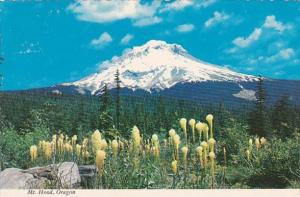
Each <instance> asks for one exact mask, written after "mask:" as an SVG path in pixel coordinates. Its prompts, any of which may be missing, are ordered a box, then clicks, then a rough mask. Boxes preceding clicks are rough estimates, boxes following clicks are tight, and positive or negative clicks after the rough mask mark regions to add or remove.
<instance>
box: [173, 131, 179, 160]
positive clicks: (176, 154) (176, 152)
mask: <svg viewBox="0 0 300 197" xmlns="http://www.w3.org/2000/svg"><path fill="white" fill-rule="evenodd" d="M173 144H174V147H175V153H174V157H175V158H176V159H178V149H179V144H180V137H179V135H177V134H176V135H175V136H174V137H173Z"/></svg>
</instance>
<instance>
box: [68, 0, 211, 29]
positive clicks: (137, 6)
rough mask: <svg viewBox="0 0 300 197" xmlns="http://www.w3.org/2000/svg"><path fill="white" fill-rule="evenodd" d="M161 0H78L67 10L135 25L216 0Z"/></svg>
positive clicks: (103, 20)
mask: <svg viewBox="0 0 300 197" xmlns="http://www.w3.org/2000/svg"><path fill="white" fill-rule="evenodd" d="M162 2H163V1H162V0H154V1H148V2H147V3H144V2H143V3H142V0H116V1H114V0H91V1H86V0H78V1H76V2H75V3H72V4H70V5H69V6H68V7H67V10H70V11H72V12H73V13H75V14H76V17H77V18H78V19H79V20H82V21H88V22H95V23H108V22H114V21H118V20H125V19H129V20H131V21H132V24H133V25H135V26H147V25H153V24H157V23H160V22H162V21H163V18H162V17H161V16H160V14H161V13H164V12H170V11H180V10H183V9H185V8H187V7H193V8H206V7H208V6H210V5H212V4H214V3H215V2H216V0H201V1H198V0H177V1H172V2H170V3H169V2H167V1H166V2H164V3H162Z"/></svg>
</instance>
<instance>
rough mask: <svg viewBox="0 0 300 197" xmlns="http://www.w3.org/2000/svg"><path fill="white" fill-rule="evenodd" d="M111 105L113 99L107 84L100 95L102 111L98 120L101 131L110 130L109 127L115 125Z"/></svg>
mask: <svg viewBox="0 0 300 197" xmlns="http://www.w3.org/2000/svg"><path fill="white" fill-rule="evenodd" d="M110 104H111V98H110V95H109V91H108V87H107V84H105V85H104V87H103V89H102V90H101V95H100V110H99V119H98V128H99V129H109V127H110V126H111V125H112V123H113V120H112V115H111V107H110Z"/></svg>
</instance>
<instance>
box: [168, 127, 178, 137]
mask: <svg viewBox="0 0 300 197" xmlns="http://www.w3.org/2000/svg"><path fill="white" fill-rule="evenodd" d="M175 135H176V131H175V130H174V129H171V130H170V131H169V136H170V137H171V138H173V137H174V136H175Z"/></svg>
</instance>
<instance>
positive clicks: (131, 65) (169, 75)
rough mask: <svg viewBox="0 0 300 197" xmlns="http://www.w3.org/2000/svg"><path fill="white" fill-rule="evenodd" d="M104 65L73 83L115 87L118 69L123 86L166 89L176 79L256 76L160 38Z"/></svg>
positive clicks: (83, 86) (236, 79) (95, 88)
mask: <svg viewBox="0 0 300 197" xmlns="http://www.w3.org/2000/svg"><path fill="white" fill-rule="evenodd" d="M100 67H101V68H103V69H102V70H101V71H99V72H98V73H94V74H92V75H90V76H88V77H86V78H83V79H81V80H79V81H76V82H74V83H67V84H63V85H75V86H78V87H80V88H81V89H87V90H89V91H91V92H92V93H93V94H95V93H96V92H98V91H99V90H100V89H102V88H103V86H104V85H105V84H107V85H108V88H114V74H115V73H116V71H117V69H118V70H119V73H120V79H121V81H122V83H121V86H122V87H127V88H130V89H132V90H136V89H143V90H146V91H149V92H151V91H152V90H157V91H160V90H163V89H166V88H170V87H172V86H174V85H176V84H177V83H188V82H203V81H221V82H222V81H226V82H228V81H231V82H240V81H253V80H256V77H253V76H250V75H244V74H240V73H236V72H234V71H231V70H228V69H225V68H222V67H219V66H217V65H213V64H209V63H206V62H203V61H201V60H198V59H197V58H195V57H193V56H191V55H189V54H188V52H187V51H186V50H185V49H184V48H183V47H182V46H181V45H178V44H168V43H167V42H165V41H161V40H150V41H148V42H147V43H145V44H144V45H142V46H137V47H133V48H132V49H128V50H127V51H126V52H125V53H123V55H121V56H120V57H114V58H112V59H111V60H110V61H104V62H103V63H101V64H100Z"/></svg>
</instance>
